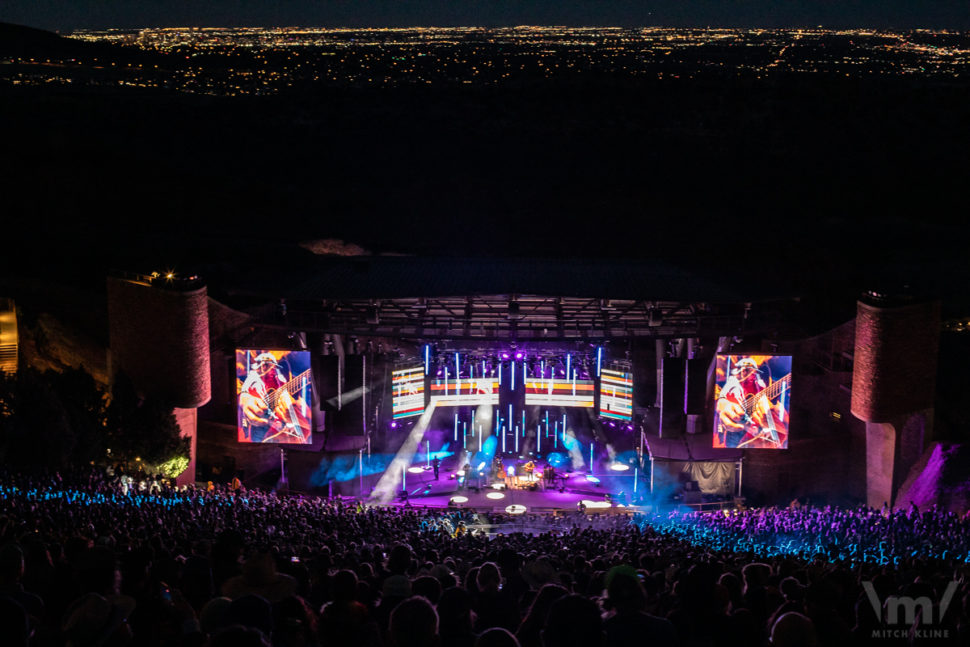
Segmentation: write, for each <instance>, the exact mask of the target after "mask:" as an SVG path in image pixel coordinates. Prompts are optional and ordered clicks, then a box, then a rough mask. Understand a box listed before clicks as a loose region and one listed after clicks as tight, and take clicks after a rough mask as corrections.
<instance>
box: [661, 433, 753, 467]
mask: <svg viewBox="0 0 970 647" xmlns="http://www.w3.org/2000/svg"><path fill="white" fill-rule="evenodd" d="M646 439H647V447H648V448H649V451H650V456H651V457H652V458H653V459H654V460H663V461H691V462H701V463H711V462H715V463H718V462H719V463H724V462H736V461H739V460H741V456H743V450H740V449H714V447H712V440H711V434H683V435H681V436H673V437H667V438H660V437H659V436H653V435H649V434H648V435H647V437H646Z"/></svg>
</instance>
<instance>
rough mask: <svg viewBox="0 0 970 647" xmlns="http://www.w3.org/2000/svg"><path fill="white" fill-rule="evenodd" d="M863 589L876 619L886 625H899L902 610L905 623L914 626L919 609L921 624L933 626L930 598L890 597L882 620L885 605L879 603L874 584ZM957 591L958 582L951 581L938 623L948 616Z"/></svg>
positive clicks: (941, 601) (870, 583)
mask: <svg viewBox="0 0 970 647" xmlns="http://www.w3.org/2000/svg"><path fill="white" fill-rule="evenodd" d="M862 588H863V589H864V590H865V592H866V597H867V598H869V604H871V605H872V610H873V611H875V612H876V617H878V618H881V619H882V620H884V621H885V622H886V624H890V625H895V624H899V610H900V608H902V610H903V621H904V622H905V623H906V624H907V625H912V624H914V623H915V622H916V610H917V609H919V610H920V618H921V623H920V624H922V625H932V624H933V600H931V599H930V598H929V597H927V596H925V595H921V596H919V597H917V598H911V597H909V596H905V595H890V596H889V597H888V598H886V617H885V618H882V609H883V605H882V604H881V603H880V602H879V596H878V595H877V594H876V589H875V587H873V586H872V582H863V583H862ZM956 591H957V582H956V581H951V582H950V583H949V584H947V585H946V590H945V591H943V597H942V598H941V599H940V617H939V618H937V619H936V620H937V621H940V620H942V619H943V616H945V615H946V610H947V609H948V608H949V607H950V602H952V601H953V596H954V594H955V593H956Z"/></svg>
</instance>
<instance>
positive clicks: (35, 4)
mask: <svg viewBox="0 0 970 647" xmlns="http://www.w3.org/2000/svg"><path fill="white" fill-rule="evenodd" d="M0 21H3V22H11V23H16V24H23V25H29V26H32V27H40V28H44V29H51V30H73V29H83V28H91V29H102V28H110V27H118V28H135V27H156V26H158V27H161V26H276V25H305V26H322V27H340V26H347V27H361V26H456V25H476V26H502V25H522V24H534V25H551V24H559V25H599V26H604V25H616V26H655V25H662V26H701V27H703V26H725V27H732V26H733V27H749V26H751V27H796V26H797V27H812V26H817V25H821V26H824V27H827V28H843V27H871V28H916V27H925V28H949V29H970V11H968V7H967V2H966V0H654V1H651V0H4V2H3V3H2V4H0Z"/></svg>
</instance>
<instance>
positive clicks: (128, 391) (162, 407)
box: [107, 374, 191, 476]
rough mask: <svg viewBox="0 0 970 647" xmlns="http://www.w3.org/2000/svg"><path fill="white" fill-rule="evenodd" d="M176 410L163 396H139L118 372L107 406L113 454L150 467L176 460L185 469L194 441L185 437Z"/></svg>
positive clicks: (127, 460)
mask: <svg viewBox="0 0 970 647" xmlns="http://www.w3.org/2000/svg"><path fill="white" fill-rule="evenodd" d="M173 411H174V410H173V408H172V406H171V405H170V404H168V403H167V402H164V401H163V400H161V399H160V398H157V397H154V396H148V397H146V398H139V397H138V394H137V392H136V391H135V388H134V385H133V384H132V382H131V380H130V379H128V377H126V376H125V375H123V374H122V375H118V376H117V377H116V378H115V384H114V388H113V389H112V392H111V404H110V405H109V406H108V410H107V427H108V447H109V448H110V449H111V456H112V457H113V458H114V459H116V460H122V461H125V462H127V463H129V464H136V463H141V464H142V465H144V466H145V467H146V469H148V470H149V471H151V469H152V468H154V469H160V466H162V465H175V464H177V465H181V466H182V469H184V466H186V465H188V458H189V455H190V449H191V445H190V440H189V439H188V438H183V437H182V434H181V429H179V426H178V422H176V420H175V414H174V412H173ZM176 471H181V470H176ZM166 475H167V476H174V475H175V474H166Z"/></svg>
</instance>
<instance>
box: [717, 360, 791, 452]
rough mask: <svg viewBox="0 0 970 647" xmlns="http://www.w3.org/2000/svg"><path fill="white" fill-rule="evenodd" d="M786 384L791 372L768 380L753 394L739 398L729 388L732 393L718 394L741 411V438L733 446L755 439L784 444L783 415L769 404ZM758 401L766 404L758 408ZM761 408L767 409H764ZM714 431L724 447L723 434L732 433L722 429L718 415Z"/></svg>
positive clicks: (748, 443) (785, 427)
mask: <svg viewBox="0 0 970 647" xmlns="http://www.w3.org/2000/svg"><path fill="white" fill-rule="evenodd" d="M790 386H791V373H789V374H788V375H786V376H784V377H783V378H781V379H779V380H776V381H775V382H772V383H771V384H769V385H768V386H766V387H765V388H763V389H761V390H760V391H758V392H757V393H752V394H750V395H745V396H743V397H741V398H739V397H738V396H737V394H736V393H734V392H733V390H732V392H730V393H727V394H726V395H724V396H722V397H723V398H724V399H725V400H727V401H728V402H733V403H735V404H737V405H738V406H740V407H741V409H743V411H744V414H743V416H742V417H741V420H740V422H741V423H742V424H743V425H744V433H743V435H742V437H741V438H742V440H741V441H740V442H739V443H738V444H737V445H736V447H738V448H743V447H745V446H747V445H751V444H752V443H755V442H758V441H761V442H764V443H766V444H767V446H769V447H783V446H784V445H785V443H786V442H787V440H788V424H787V420H785V419H784V418H783V414H779V413H778V412H777V411H776V410H775V409H774V407H772V406H771V403H772V401H774V400H776V399H777V398H778V397H779V396H781V394H782V393H783V392H784V391H785V390H786V389H787V388H788V387H790ZM762 402H764V403H766V404H767V405H768V406H767V407H764V408H762V405H761V403H762ZM764 409H767V411H765V410H764ZM717 430H718V437H719V439H721V441H722V444H723V445H724V446H728V445H727V435H728V434H729V433H736V432H732V431H731V430H729V429H725V428H724V425H723V424H722V423H721V421H720V417H719V418H718V428H717ZM759 446H760V445H759Z"/></svg>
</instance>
